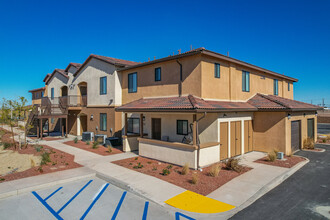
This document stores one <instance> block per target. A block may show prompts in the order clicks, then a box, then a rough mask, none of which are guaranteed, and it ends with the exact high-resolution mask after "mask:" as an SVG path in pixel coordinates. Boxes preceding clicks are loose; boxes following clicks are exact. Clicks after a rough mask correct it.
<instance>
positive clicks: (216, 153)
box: [138, 138, 220, 169]
mask: <svg viewBox="0 0 330 220" xmlns="http://www.w3.org/2000/svg"><path fill="white" fill-rule="evenodd" d="M138 141H139V155H141V156H144V157H148V158H152V159H156V160H160V161H164V162H168V163H172V164H177V165H180V166H184V165H185V164H186V163H187V164H188V165H189V167H190V168H193V169H197V147H196V146H192V145H187V144H182V143H171V142H165V141H159V140H152V139H146V138H138ZM219 161H220V145H218V143H215V146H214V145H212V144H211V145H209V146H205V147H203V148H202V149H201V150H200V166H201V167H204V166H208V165H210V164H213V163H216V162H219Z"/></svg>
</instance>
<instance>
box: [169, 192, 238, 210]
mask: <svg viewBox="0 0 330 220" xmlns="http://www.w3.org/2000/svg"><path fill="white" fill-rule="evenodd" d="M165 203H166V204H168V205H170V206H173V207H175V208H178V209H182V210H185V211H189V212H198V213H219V212H226V211H229V210H231V209H233V208H235V206H233V205H229V204H227V203H224V202H220V201H218V200H215V199H211V198H208V197H206V196H202V195H200V194H198V193H194V192H191V191H189V190H187V191H185V192H183V193H181V194H179V195H177V196H174V197H173V198H170V199H169V200H167V201H165Z"/></svg>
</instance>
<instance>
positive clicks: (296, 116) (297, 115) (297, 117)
mask: <svg viewBox="0 0 330 220" xmlns="http://www.w3.org/2000/svg"><path fill="white" fill-rule="evenodd" d="M304 113H305V116H304ZM290 114H291V118H290V119H288V117H286V119H285V122H286V131H287V132H286V146H287V151H286V152H287V153H288V154H290V153H291V122H292V121H298V120H299V121H300V126H301V135H300V137H301V140H300V143H301V146H300V148H302V147H303V143H304V140H305V139H306V138H307V134H308V132H307V119H310V118H314V141H316V140H317V117H316V115H315V112H297V113H290Z"/></svg>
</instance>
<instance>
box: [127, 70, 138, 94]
mask: <svg viewBox="0 0 330 220" xmlns="http://www.w3.org/2000/svg"><path fill="white" fill-rule="evenodd" d="M128 92H129V93H133V92H137V73H130V74H128Z"/></svg>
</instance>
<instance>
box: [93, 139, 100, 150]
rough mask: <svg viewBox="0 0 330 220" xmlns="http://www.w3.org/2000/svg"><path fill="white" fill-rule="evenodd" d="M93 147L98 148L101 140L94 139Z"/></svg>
mask: <svg viewBox="0 0 330 220" xmlns="http://www.w3.org/2000/svg"><path fill="white" fill-rule="evenodd" d="M92 148H93V149H97V148H99V142H97V141H94V142H93V146H92Z"/></svg>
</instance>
